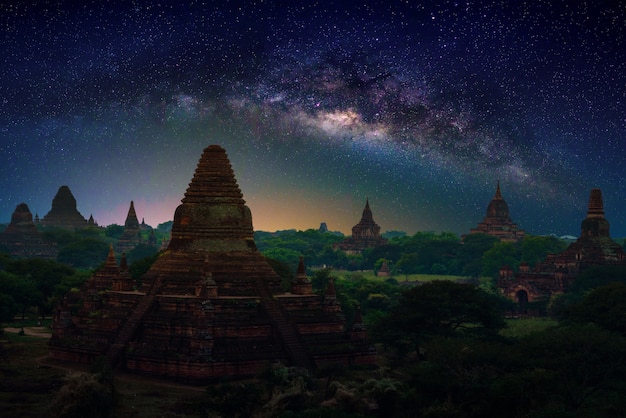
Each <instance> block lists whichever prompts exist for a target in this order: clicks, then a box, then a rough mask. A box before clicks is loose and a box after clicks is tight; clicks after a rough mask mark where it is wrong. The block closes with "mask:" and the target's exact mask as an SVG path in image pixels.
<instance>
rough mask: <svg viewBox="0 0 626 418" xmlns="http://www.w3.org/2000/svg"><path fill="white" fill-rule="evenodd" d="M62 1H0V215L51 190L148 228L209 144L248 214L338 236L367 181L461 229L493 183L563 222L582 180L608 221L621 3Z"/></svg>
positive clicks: (621, 63) (621, 73) (406, 211)
mask: <svg viewBox="0 0 626 418" xmlns="http://www.w3.org/2000/svg"><path fill="white" fill-rule="evenodd" d="M77 3H79V2H64V1H56V2H45V1H41V2H24V1H14V2H11V1H3V2H2V4H1V5H0V53H1V54H0V60H1V62H0V98H1V100H2V102H1V104H0V155H1V156H2V157H1V160H0V181H1V183H0V222H8V221H9V220H10V217H11V213H12V212H13V211H14V209H15V207H16V206H17V205H18V204H19V203H21V202H24V203H26V204H27V205H28V206H29V208H30V210H31V212H32V213H33V215H35V214H38V215H39V216H40V217H43V216H44V215H45V214H46V213H47V212H48V211H49V210H50V208H51V204H52V199H53V197H54V195H55V194H56V192H57V190H58V188H59V187H60V186H61V185H67V186H69V188H70V189H71V191H72V193H73V194H74V196H75V197H76V200H77V202H78V210H79V211H80V212H81V213H82V214H83V215H84V216H85V217H86V218H88V217H89V216H90V215H91V214H92V215H93V217H94V218H95V220H96V222H98V223H99V224H100V225H103V226H105V225H109V224H112V223H117V224H121V225H123V223H124V220H125V217H126V213H127V211H128V207H129V205H130V201H131V200H133V201H134V203H135V208H136V211H137V215H138V217H139V219H140V220H141V219H142V218H143V219H145V222H146V223H148V224H150V225H153V226H157V225H158V224H159V223H162V222H166V221H168V220H171V219H172V217H173V213H174V209H175V208H176V206H177V205H178V204H179V203H180V199H182V198H183V196H184V192H185V190H186V188H187V185H188V183H189V181H190V180H191V178H192V176H193V172H194V170H195V167H196V164H197V162H198V159H199V158H200V155H201V154H202V150H203V149H204V148H205V147H206V146H208V145H210V144H219V145H221V146H222V147H224V148H225V149H226V151H227V153H228V156H229V158H230V161H231V163H232V165H233V169H234V171H235V176H236V178H237V180H238V183H239V185H240V188H241V190H242V192H243V195H244V199H245V200H246V202H247V204H248V206H249V207H250V209H251V211H252V216H253V222H254V228H255V230H264V231H275V230H281V229H290V228H296V229H307V228H318V227H319V225H320V223H321V222H326V223H327V224H328V228H329V229H330V230H337V231H342V232H344V233H346V234H349V233H350V229H351V227H352V226H353V225H354V224H356V223H357V222H358V221H359V219H360V216H361V212H362V210H363V207H364V205H365V200H366V198H369V201H370V206H371V208H372V211H373V214H374V219H375V220H376V222H377V223H378V224H379V225H380V226H381V230H382V231H388V230H402V231H406V232H407V233H409V234H414V233H415V232H417V231H451V232H456V233H459V234H462V233H467V232H469V229H470V228H472V227H474V226H475V225H476V224H477V223H478V222H479V221H481V220H482V219H483V217H484V215H485V211H486V207H487V205H488V203H489V201H490V200H491V198H492V197H493V195H494V192H495V187H496V183H497V181H498V180H500V184H501V188H502V194H503V196H504V198H505V200H506V201H507V203H508V204H509V208H510V211H511V217H512V218H513V220H514V221H515V222H516V223H517V224H518V226H519V227H520V228H523V229H525V230H526V231H527V232H528V233H531V234H548V233H556V234H558V235H564V234H570V235H575V236H578V234H579V233H580V222H581V220H582V219H583V218H584V216H585V213H586V207H587V201H588V198H589V192H590V190H591V188H594V187H599V188H601V189H602V191H603V196H604V204H605V210H606V216H607V219H608V220H609V221H610V223H611V235H612V236H613V237H624V236H626V215H625V214H626V199H625V198H626V181H625V176H626V164H624V163H625V160H626V39H625V34H626V6H625V4H624V2H622V1H601V0H600V1H587V2H585V1H570V0H564V1H535V0H528V1H515V0H502V1H499V2H476V1H440V2H436V1H432V2H431V1H412V0H411V1H395V0H388V1H380V2H367V5H363V4H364V3H366V2H346V1H335V2H332V1H319V2H313V1H311V2H298V1H256V2H255V1H249V2H232V1H230V2H229V1H227V0H222V1H216V2H211V1H209V2H196V1H191V2H167V1H163V2H156V1H155V2H153V1H106V0H102V1H93V2H91V1H86V2H80V3H82V5H78V4H77ZM178 3H183V4H178ZM346 3H359V5H352V6H348V5H346Z"/></svg>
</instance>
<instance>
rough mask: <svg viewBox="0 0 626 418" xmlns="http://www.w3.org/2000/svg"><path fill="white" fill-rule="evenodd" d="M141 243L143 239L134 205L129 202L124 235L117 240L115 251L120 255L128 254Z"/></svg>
mask: <svg viewBox="0 0 626 418" xmlns="http://www.w3.org/2000/svg"><path fill="white" fill-rule="evenodd" d="M142 242H143V238H142V236H141V228H140V226H139V220H138V219H137V213H136V212H135V203H134V202H133V201H132V200H131V201H130V207H129V208H128V214H127V215H126V221H125V222H124V233H123V234H122V236H121V237H120V238H119V239H118V240H117V244H116V246H115V250H116V251H117V252H120V253H121V252H128V251H130V250H132V249H133V248H135V247H136V246H137V245H138V244H141V243H142Z"/></svg>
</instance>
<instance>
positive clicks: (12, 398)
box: [0, 332, 65, 418]
mask: <svg viewBox="0 0 626 418" xmlns="http://www.w3.org/2000/svg"><path fill="white" fill-rule="evenodd" d="M0 341H1V343H0V411H2V412H1V415H2V416H3V417H4V418H10V417H43V416H47V415H49V411H48V405H49V404H50V402H51V401H52V399H53V397H54V395H55V393H56V390H57V389H58V388H59V387H60V385H61V384H62V378H63V376H64V375H65V372H64V371H63V370H59V369H54V368H52V367H50V366H45V365H41V364H39V363H38V361H37V359H40V358H42V357H45V356H46V355H47V354H48V347H47V345H46V342H47V341H48V340H47V339H45V338H38V337H29V336H25V335H18V334H12V333H8V332H4V333H3V334H1V335H0Z"/></svg>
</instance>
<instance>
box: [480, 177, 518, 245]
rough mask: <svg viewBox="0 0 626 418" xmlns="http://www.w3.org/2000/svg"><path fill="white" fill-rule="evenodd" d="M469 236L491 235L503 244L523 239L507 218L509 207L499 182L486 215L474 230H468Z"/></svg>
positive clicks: (514, 225)
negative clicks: (503, 242)
mask: <svg viewBox="0 0 626 418" xmlns="http://www.w3.org/2000/svg"><path fill="white" fill-rule="evenodd" d="M470 234H486V235H491V236H493V237H496V238H498V239H500V240H501V241H505V242H516V241H519V240H521V239H522V238H524V231H523V230H522V229H518V227H517V224H515V223H513V221H512V220H511V217H510V216H509V205H508V204H507V203H506V201H505V200H504V198H503V197H502V193H501V192H500V182H498V185H497V187H496V193H495V195H494V197H493V199H491V202H489V205H488V206H487V214H486V215H485V218H484V219H483V221H482V222H480V223H479V224H478V226H477V227H476V228H473V229H471V230H470Z"/></svg>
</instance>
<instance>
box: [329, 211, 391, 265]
mask: <svg viewBox="0 0 626 418" xmlns="http://www.w3.org/2000/svg"><path fill="white" fill-rule="evenodd" d="M386 243H387V240H386V239H385V238H383V237H382V236H381V235H380V226H378V224H377V223H376V222H374V216H373V215H372V210H371V209H370V202H369V199H366V200H365V209H363V214H362V215H361V220H360V221H359V223H358V224H356V225H354V226H353V227H352V235H351V236H350V237H348V238H346V239H345V240H344V241H343V242H340V243H339V244H337V245H336V247H337V248H339V249H340V250H342V251H344V252H346V253H348V254H359V253H361V252H362V251H363V250H365V249H366V248H374V247H378V246H380V245H385V244H386Z"/></svg>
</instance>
